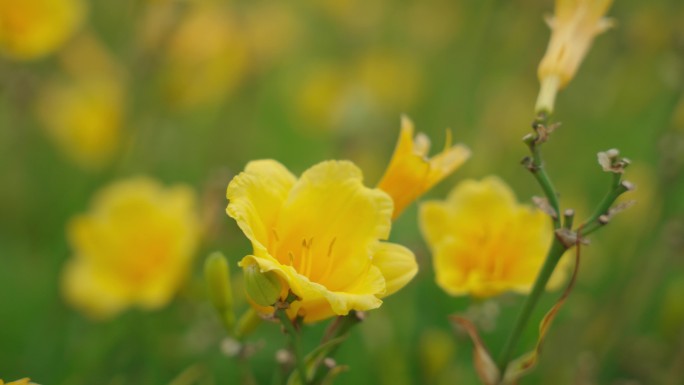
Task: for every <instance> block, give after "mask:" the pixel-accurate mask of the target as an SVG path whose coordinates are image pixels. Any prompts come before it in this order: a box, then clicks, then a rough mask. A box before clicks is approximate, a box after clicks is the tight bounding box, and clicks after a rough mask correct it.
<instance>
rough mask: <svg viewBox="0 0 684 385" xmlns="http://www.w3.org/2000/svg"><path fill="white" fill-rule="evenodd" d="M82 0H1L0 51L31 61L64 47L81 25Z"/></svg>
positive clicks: (83, 4) (18, 58)
mask: <svg viewBox="0 0 684 385" xmlns="http://www.w3.org/2000/svg"><path fill="white" fill-rule="evenodd" d="M85 13H86V3H85V2H84V1H83V0H0V51H1V52H2V53H3V54H4V55H6V56H9V57H11V58H13V59H17V60H31V59H38V58H40V57H43V56H45V55H48V54H50V53H52V52H54V51H56V50H57V49H59V48H60V46H62V44H64V43H65V42H66V41H67V39H69V38H70V37H71V36H72V35H73V34H74V32H75V31H76V30H77V29H78V28H79V27H80V26H81V24H82V22H83V19H84V17H85Z"/></svg>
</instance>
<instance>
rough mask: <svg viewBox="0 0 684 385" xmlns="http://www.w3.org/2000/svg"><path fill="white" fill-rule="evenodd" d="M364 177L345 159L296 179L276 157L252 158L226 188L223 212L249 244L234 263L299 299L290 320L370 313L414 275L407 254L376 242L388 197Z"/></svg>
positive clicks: (387, 216) (385, 227) (388, 209)
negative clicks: (274, 279)
mask: <svg viewBox="0 0 684 385" xmlns="http://www.w3.org/2000/svg"><path fill="white" fill-rule="evenodd" d="M362 178H363V176H362V173H361V170H359V169H358V167H356V166H355V165H354V164H353V163H351V162H349V161H326V162H322V163H319V164H317V165H315V166H313V167H311V168H309V169H308V170H306V171H305V172H304V173H303V174H302V175H301V177H299V178H297V177H295V176H294V175H292V173H290V171H288V170H287V169H286V168H285V167H284V166H283V165H282V164H280V163H278V162H276V161H274V160H258V161H253V162H250V163H248V164H247V166H246V167H245V170H244V171H243V172H242V173H240V174H239V175H238V176H236V177H235V178H233V180H232V181H231V182H230V184H229V185H228V189H227V192H226V196H227V198H228V200H229V204H228V207H227V208H226V212H227V213H228V215H229V216H230V217H232V218H234V219H235V221H236V222H237V224H238V226H239V227H240V229H241V230H242V232H243V233H244V234H245V236H247V238H248V239H249V240H250V241H251V243H252V247H253V255H248V256H246V257H244V258H243V259H242V261H240V263H239V265H240V266H241V267H243V268H248V267H250V266H253V265H257V266H258V268H259V269H260V271H261V272H264V273H265V272H274V273H275V274H277V275H278V277H279V278H280V279H281V281H282V282H281V283H282V284H283V294H282V295H281V298H285V296H286V294H287V291H288V289H289V291H292V292H293V293H294V294H295V295H296V296H297V297H299V300H297V301H295V302H294V303H293V304H292V306H291V311H290V315H291V316H292V317H294V316H296V315H297V314H298V315H301V316H303V317H304V321H305V322H313V321H317V320H321V319H325V318H328V317H332V316H335V315H345V314H347V313H349V311H351V310H370V309H375V308H377V307H379V306H380V305H381V304H382V298H384V297H386V296H388V295H390V294H392V293H394V292H396V291H397V290H399V289H400V288H402V287H403V286H404V285H406V284H407V283H408V282H409V281H410V280H411V279H412V278H413V276H414V275H415V274H416V272H417V264H416V261H415V257H414V255H413V253H412V252H411V251H410V250H408V249H407V248H405V247H403V246H400V245H397V244H394V243H389V242H383V241H382V240H386V239H387V237H388V236H389V233H390V228H391V222H392V221H391V218H392V209H393V204H392V199H391V198H390V197H389V196H388V195H387V194H386V193H385V192H383V191H381V190H379V189H372V188H368V187H366V186H364V185H363V183H362ZM255 308H256V309H257V310H258V311H259V310H261V311H263V307H259V306H255Z"/></svg>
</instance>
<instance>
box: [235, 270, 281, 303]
mask: <svg viewBox="0 0 684 385" xmlns="http://www.w3.org/2000/svg"><path fill="white" fill-rule="evenodd" d="M244 273H245V290H246V291H247V295H249V298H250V299H251V300H252V301H254V303H256V304H257V305H261V306H271V305H273V304H274V303H276V301H278V299H279V298H280V292H281V291H282V285H281V284H280V278H278V275H277V274H276V273H274V272H272V271H267V272H263V273H262V272H261V270H260V269H259V266H258V265H256V264H253V265H249V266H246V267H245V268H244Z"/></svg>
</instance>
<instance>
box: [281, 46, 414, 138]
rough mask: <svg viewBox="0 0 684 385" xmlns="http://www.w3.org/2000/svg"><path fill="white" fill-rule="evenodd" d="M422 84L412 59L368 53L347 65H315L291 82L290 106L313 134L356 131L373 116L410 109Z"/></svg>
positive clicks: (391, 53) (387, 53)
mask: <svg viewBox="0 0 684 385" xmlns="http://www.w3.org/2000/svg"><path fill="white" fill-rule="evenodd" d="M422 84H423V78H422V73H421V71H420V67H419V65H418V64H417V63H416V62H415V60H414V59H413V58H412V57H410V56H406V55H402V54H399V53H396V52H382V51H374V52H369V53H366V54H364V55H362V56H360V57H358V58H356V59H355V60H354V61H353V62H352V63H350V64H349V65H340V64H339V63H323V64H321V63H318V62H317V63H315V65H314V66H312V68H310V69H308V70H307V71H305V76H304V77H303V78H302V79H300V80H298V81H297V84H296V87H298V88H299V89H298V91H297V92H296V95H295V97H294V98H293V102H294V103H295V106H294V107H295V109H296V110H297V112H298V113H299V114H300V117H301V119H303V120H305V121H306V123H308V124H309V125H311V126H313V127H315V128H317V129H320V128H321V127H322V128H323V129H357V127H363V125H368V122H369V121H372V120H373V117H374V116H375V115H378V114H380V115H382V114H383V113H386V112H391V113H394V112H395V111H400V110H406V109H410V107H411V106H412V105H413V104H414V103H415V101H416V99H417V98H418V95H420V93H421V88H422Z"/></svg>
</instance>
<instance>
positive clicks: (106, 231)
mask: <svg viewBox="0 0 684 385" xmlns="http://www.w3.org/2000/svg"><path fill="white" fill-rule="evenodd" d="M195 205H196V200H195V195H194V193H193V191H192V190H191V189H190V188H188V187H186V186H174V187H170V188H166V187H163V186H162V185H160V184H159V183H157V182H156V181H154V180H151V179H147V178H142V177H139V178H134V179H129V180H124V181H119V182H116V183H114V184H112V185H110V186H108V187H106V188H105V189H103V190H102V191H100V192H99V193H98V194H97V195H96V197H95V199H94V201H93V204H92V207H91V209H90V211H89V212H88V213H86V214H82V215H79V216H77V217H76V218H74V219H73V220H72V221H71V223H70V224H69V227H68V236H69V243H70V244H71V247H72V249H73V252H74V255H73V258H72V259H71V260H70V261H69V262H68V263H67V265H66V267H65V270H64V274H63V277H62V278H63V282H62V283H63V291H64V295H65V296H66V299H67V301H68V302H70V303H71V304H72V305H74V306H76V307H77V308H79V309H81V310H83V311H84V312H86V313H87V314H88V315H90V316H93V317H96V318H104V317H108V316H113V315H115V314H116V313H118V312H120V311H122V310H123V309H125V308H126V307H129V306H139V307H142V308H145V309H155V308H159V307H161V306H163V305H165V304H166V303H168V302H169V301H170V300H171V298H172V296H173V295H174V293H175V292H176V290H177V289H178V287H179V286H180V284H181V281H182V280H183V278H184V277H185V276H186V274H187V273H188V269H189V266H190V263H191V261H192V258H193V256H194V253H195V249H196V248H197V243H198V238H199V233H200V231H199V230H200V224H199V219H198V218H197V214H196V207H195Z"/></svg>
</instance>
